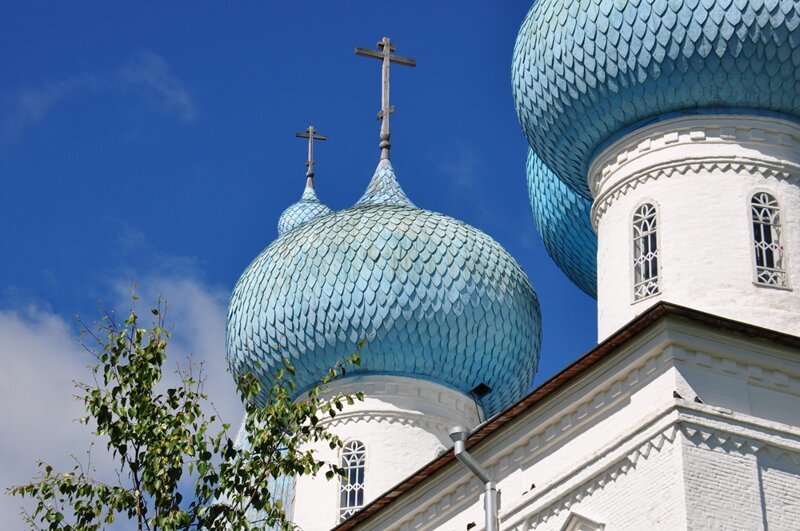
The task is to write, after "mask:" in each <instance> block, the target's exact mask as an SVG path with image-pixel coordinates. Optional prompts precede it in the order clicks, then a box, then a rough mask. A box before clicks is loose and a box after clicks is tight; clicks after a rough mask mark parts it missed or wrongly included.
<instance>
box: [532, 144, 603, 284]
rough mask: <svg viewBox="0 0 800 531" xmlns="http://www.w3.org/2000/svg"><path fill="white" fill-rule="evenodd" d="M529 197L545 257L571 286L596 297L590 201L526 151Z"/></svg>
mask: <svg viewBox="0 0 800 531" xmlns="http://www.w3.org/2000/svg"><path fill="white" fill-rule="evenodd" d="M528 197H529V198H530V201H531V209H532V210H533V219H534V221H535V222H536V228H537V229H538V230H539V234H540V235H541V237H542V241H543V242H544V248H545V249H546V250H547V254H549V255H550V258H552V259H553V261H554V262H555V263H556V265H557V266H558V267H559V269H561V271H563V272H564V274H565V275H567V277H569V279H570V280H571V281H572V283H573V284H575V285H576V286H578V287H579V288H580V289H581V290H583V291H584V292H585V293H586V294H587V295H589V296H590V297H592V298H595V299H596V298H597V234H595V232H594V230H593V229H592V222H591V218H590V211H591V208H592V202H591V201H589V200H588V199H586V198H585V197H583V196H581V195H579V194H577V193H575V191H573V190H572V189H571V188H570V187H569V186H567V185H566V184H564V182H563V181H562V180H561V179H559V178H558V177H557V176H556V174H555V173H553V172H552V171H551V170H550V168H548V167H547V166H545V164H544V162H542V159H540V158H539V157H537V156H536V153H534V151H533V150H532V149H531V150H528Z"/></svg>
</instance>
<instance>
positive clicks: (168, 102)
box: [0, 51, 197, 142]
mask: <svg viewBox="0 0 800 531" xmlns="http://www.w3.org/2000/svg"><path fill="white" fill-rule="evenodd" d="M131 89H133V90H134V91H135V92H136V93H138V94H139V95H140V96H144V97H149V98H151V99H152V100H154V101H155V102H156V104H157V106H158V107H159V109H160V111H161V112H163V113H165V114H173V115H175V116H177V117H178V119H179V120H180V121H182V122H183V123H190V122H193V121H194V120H195V119H196V118H197V108H196V106H195V103H194V101H193V100H192V97H191V94H190V93H189V90H188V89H187V88H186V86H185V85H184V83H183V81H181V80H180V79H179V78H178V77H177V76H176V75H175V74H174V73H173V72H172V69H171V68H170V67H169V65H168V64H167V62H166V61H165V60H164V59H163V58H162V57H161V56H159V55H157V54H155V53H153V52H149V51H142V52H139V53H137V54H135V55H134V57H133V58H132V59H131V60H130V61H129V62H128V63H127V64H125V65H124V66H122V67H121V68H118V69H116V70H112V71H107V72H98V73H92V74H82V75H79V76H72V77H69V78H66V79H61V80H57V81H53V82H50V83H47V84H45V85H43V86H40V87H26V88H23V89H20V90H19V91H18V92H17V93H16V94H15V95H14V96H13V97H12V98H11V99H10V101H9V105H8V108H7V109H6V111H5V112H4V113H2V115H0V142H10V141H13V140H16V139H17V138H18V137H19V136H20V135H21V134H22V133H23V132H24V131H25V130H26V129H28V128H30V127H33V126H35V125H36V124H38V123H40V122H42V121H43V120H45V119H46V118H47V115H48V114H49V113H50V111H52V110H53V109H54V108H55V107H56V106H57V105H59V104H61V103H63V102H64V100H66V99H68V98H69V97H75V96H77V95H80V94H84V93H88V92H98V91H103V92H106V91H117V92H119V91H123V90H124V91H128V90H131Z"/></svg>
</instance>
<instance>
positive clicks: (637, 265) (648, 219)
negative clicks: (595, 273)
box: [633, 203, 659, 301]
mask: <svg viewBox="0 0 800 531" xmlns="http://www.w3.org/2000/svg"><path fill="white" fill-rule="evenodd" d="M656 223H657V221H656V207H655V205H652V204H650V203H645V204H644V205H641V206H640V207H639V208H637V209H636V212H634V213H633V299H634V300H635V301H638V300H641V299H644V298H646V297H649V296H651V295H655V294H656V293H658V292H659V287H658V235H657V231H656V229H657V227H656Z"/></svg>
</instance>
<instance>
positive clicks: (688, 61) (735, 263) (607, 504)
mask: <svg viewBox="0 0 800 531" xmlns="http://www.w3.org/2000/svg"><path fill="white" fill-rule="evenodd" d="M378 46H379V48H378V50H361V51H360V53H361V55H367V56H371V57H376V58H378V59H381V60H382V68H383V73H384V83H383V108H382V117H383V122H382V126H381V142H380V159H379V162H378V166H377V169H376V171H375V174H374V176H373V178H372V180H371V182H370V183H369V184H368V185H367V188H366V191H365V192H364V195H363V196H362V197H361V198H360V199H359V200H358V201H357V202H356V203H355V204H354V206H353V207H351V208H348V209H344V210H341V211H338V212H332V211H331V210H330V209H328V208H327V207H325V206H324V205H323V204H322V203H321V202H320V200H319V199H318V198H317V196H316V194H315V191H314V182H313V177H314V172H313V142H314V139H317V140H319V139H321V138H324V137H320V136H319V135H316V134H315V132H314V130H313V128H309V130H308V132H307V135H306V136H307V137H308V138H309V165H308V167H309V170H308V174H307V175H308V181H307V185H306V189H305V191H304V193H303V195H302V198H301V200H300V201H299V202H298V203H296V204H294V205H292V206H290V207H289V209H287V211H286V212H284V214H283V215H282V216H281V219H280V223H279V236H278V238H277V239H276V240H275V241H274V242H273V243H272V244H270V246H269V247H267V249H265V250H264V251H263V252H262V253H261V254H260V255H258V257H257V258H256V259H255V260H254V262H253V263H252V264H251V265H250V266H249V267H248V268H247V270H246V271H245V272H244V274H243V275H242V277H241V279H240V280H239V282H238V283H237V285H236V287H235V289H234V293H233V296H232V298H231V304H230V310H229V318H228V360H229V362H230V365H231V367H232V369H233V371H234V372H240V371H254V372H256V373H257V374H259V376H260V377H261V378H262V380H263V381H264V382H265V383H269V382H271V381H272V378H273V376H272V374H271V372H270V371H271V370H273V367H278V366H279V365H280V359H281V357H282V356H288V357H290V358H291V360H292V361H293V363H294V364H295V367H296V369H297V374H296V378H297V384H298V390H299V391H300V392H302V391H303V390H304V389H308V388H309V386H311V385H313V383H314V382H315V381H317V380H318V379H319V377H321V376H322V375H324V374H325V371H326V369H327V368H328V367H330V366H332V365H333V364H334V363H336V362H337V361H338V360H340V359H342V358H344V357H346V356H347V355H349V354H350V353H352V352H354V351H355V350H360V352H361V358H362V365H361V367H359V368H358V369H357V370H356V371H355V372H352V373H350V372H349V373H348V375H347V377H346V378H344V379H342V380H339V381H337V382H335V383H334V384H331V386H330V388H329V389H328V390H326V392H331V393H338V392H355V391H360V392H363V393H364V395H365V400H364V401H363V402H357V403H356V404H355V405H354V406H351V407H349V408H347V409H346V410H345V411H344V413H343V414H341V415H339V416H337V417H336V418H335V419H333V420H331V421H328V424H327V427H328V429H330V430H331V431H333V432H334V433H336V434H338V435H339V436H340V437H341V438H342V439H343V440H344V441H345V446H344V448H343V449H342V450H341V451H338V450H337V451H334V450H330V449H328V448H327V446H326V447H320V448H317V449H316V451H317V452H318V455H319V457H320V458H322V459H325V460H329V461H335V462H338V463H340V464H341V465H342V466H343V467H344V468H345V471H346V475H347V479H346V480H342V481H337V480H334V481H327V480H326V479H325V478H324V477H310V476H301V477H298V478H283V481H279V482H277V483H276V485H280V489H278V488H277V487H276V495H278V496H280V497H281V498H282V499H283V500H284V503H285V506H286V508H287V511H288V513H289V516H290V518H291V519H292V520H293V521H294V522H296V523H297V525H298V526H299V527H300V529H303V530H305V531H316V530H327V529H333V528H335V529H337V530H341V531H344V530H351V529H363V530H399V531H411V530H447V531H450V530H456V531H460V530H464V531H467V530H474V531H481V530H487V531H492V530H497V529H502V530H519V531H523V530H533V529H537V530H554V531H559V530H570V531H578V530H581V531H589V530H609V531H611V530H645V529H646V530H651V529H659V530H662V529H663V530H674V529H692V530H695V529H746V530H751V529H764V530H767V529H768V530H783V529H800V295H798V293H797V292H795V291H794V289H795V285H797V284H800V182H799V181H800V2H798V1H797V0H537V1H536V2H535V4H534V5H533V7H532V8H531V10H530V11H529V13H528V15H527V17H526V18H525V20H524V21H523V22H522V27H521V29H520V33H519V36H518V38H517V44H516V47H515V50H514V57H513V67H512V83H513V90H514V98H515V103H516V107H517V112H518V116H519V119H520V123H521V125H522V129H523V131H524V133H525V135H526V137H527V139H528V142H529V144H530V148H531V149H530V153H529V158H528V168H527V170H528V184H529V192H530V198H531V206H532V209H533V214H534V218H535V220H536V223H537V228H538V229H539V232H540V234H541V235H542V239H543V241H544V243H545V246H546V248H547V250H548V252H549V254H550V255H551V257H552V258H553V259H554V260H555V262H556V263H557V264H558V265H559V267H560V268H561V269H562V270H563V271H564V272H565V274H567V276H569V278H570V279H572V280H573V281H574V282H575V284H576V285H578V286H579V287H580V288H581V289H583V290H584V291H586V292H587V293H589V294H590V295H592V296H594V297H595V298H596V299H597V319H598V321H597V323H598V336H599V337H598V345H597V346H596V347H595V348H594V349H592V350H591V351H590V352H589V353H587V354H585V355H584V356H582V357H580V358H579V359H578V360H577V361H575V362H574V363H573V364H571V365H570V366H568V367H566V368H565V369H563V370H562V371H561V372H560V373H558V374H556V375H555V376H553V377H552V378H550V379H549V380H547V381H546V382H544V383H543V384H542V385H540V386H539V387H538V388H536V389H534V390H533V391H532V392H528V386H529V385H530V382H531V381H532V380H533V376H534V374H535V372H536V369H537V365H538V359H539V348H540V337H541V332H542V331H541V314H540V307H539V303H538V300H537V297H536V293H535V291H534V287H533V286H532V285H531V283H530V282H529V280H528V278H527V276H526V275H525V273H524V272H523V271H522V269H521V268H520V267H519V266H518V265H517V263H516V261H515V260H514V259H513V257H511V256H510V255H509V254H508V253H507V252H506V251H505V250H504V249H503V248H502V247H501V246H500V245H499V244H498V243H497V242H495V241H494V240H493V239H492V238H491V237H490V236H488V235H486V234H484V233H482V232H481V231H479V230H477V229H475V228H473V227H470V226H468V225H466V224H464V223H463V222H460V221H458V220H455V219H453V218H450V217H448V216H446V215H443V214H439V213H435V212H430V211H427V210H424V209H421V208H418V207H416V206H415V205H414V204H413V202H412V200H411V199H410V198H409V197H407V196H406V195H405V193H404V192H403V190H402V188H401V187H400V184H399V181H398V176H396V175H395V173H394V170H393V168H392V165H391V162H390V148H391V142H390V128H389V117H390V115H391V105H390V103H389V90H388V89H389V87H388V72H389V68H390V66H391V64H392V63H396V64H399V65H409V66H413V65H414V61H413V59H409V58H406V57H402V56H399V55H396V53H395V47H394V45H393V44H392V43H391V42H390V41H389V40H388V39H386V38H384V40H382V41H381V42H380V43H379V45H378ZM399 177H400V180H402V176H399ZM544 310H545V311H546V308H545V309H544ZM567 354H569V353H567ZM574 355H575V353H573V354H572V356H574ZM454 441H455V451H454ZM278 490H280V492H277V491H278Z"/></svg>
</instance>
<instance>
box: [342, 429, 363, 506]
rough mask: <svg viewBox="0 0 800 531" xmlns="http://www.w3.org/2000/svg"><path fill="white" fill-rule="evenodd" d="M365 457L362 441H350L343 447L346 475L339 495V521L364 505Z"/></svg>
mask: <svg viewBox="0 0 800 531" xmlns="http://www.w3.org/2000/svg"><path fill="white" fill-rule="evenodd" d="M365 458H366V450H365V448H364V443H362V442H360V441H350V442H349V443H347V444H346V445H345V446H344V448H343V449H342V468H343V469H344V477H343V478H342V480H341V490H340V497H339V521H344V520H347V519H348V518H350V517H351V516H353V515H354V514H355V513H356V512H357V511H358V510H359V509H361V507H363V506H364V461H365Z"/></svg>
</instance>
